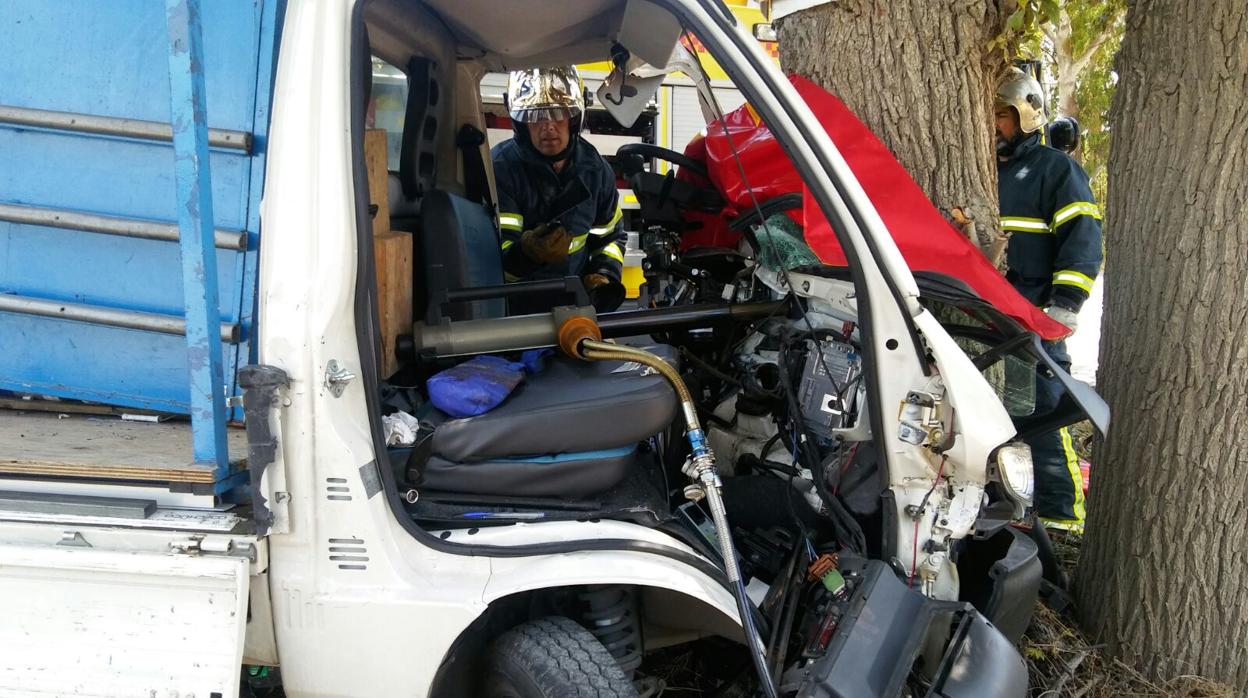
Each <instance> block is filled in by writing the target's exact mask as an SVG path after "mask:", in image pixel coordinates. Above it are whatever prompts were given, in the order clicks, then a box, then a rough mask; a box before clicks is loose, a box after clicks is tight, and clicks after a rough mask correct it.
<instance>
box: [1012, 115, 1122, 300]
mask: <svg viewBox="0 0 1248 698" xmlns="http://www.w3.org/2000/svg"><path fill="white" fill-rule="evenodd" d="M997 174H998V178H997V186H998V192H999V194H1000V196H1001V227H1002V229H1003V230H1004V231H1006V232H1007V233H1008V234H1009V235H1010V242H1009V247H1008V248H1007V249H1006V262H1007V264H1008V266H1009V270H1008V271H1007V272H1006V278H1007V279H1009V281H1010V283H1011V284H1013V285H1014V288H1016V289H1018V291H1019V293H1021V294H1023V295H1024V296H1025V297H1026V298H1027V300H1029V301H1031V302H1032V303H1035V304H1036V305H1038V306H1041V307H1044V306H1047V305H1050V304H1054V305H1060V306H1062V307H1065V308H1068V309H1070V310H1074V311H1078V310H1079V307H1080V306H1082V305H1083V302H1084V301H1085V300H1087V298H1088V294H1089V293H1091V292H1092V282H1093V281H1094V280H1095V279H1096V275H1097V274H1098V273H1099V272H1100V270H1101V261H1102V259H1103V252H1102V248H1101V209H1100V207H1098V206H1097V205H1096V201H1095V199H1094V198H1093V196H1092V190H1091V188H1090V187H1089V186H1088V175H1087V174H1086V173H1084V171H1083V168H1082V167H1080V166H1079V164H1078V163H1076V162H1075V161H1074V160H1072V159H1071V158H1070V156H1068V155H1066V154H1065V153H1063V152H1061V151H1059V150H1055V149H1053V148H1050V147H1048V146H1046V145H1043V144H1042V143H1041V142H1040V135H1039V134H1035V135H1033V136H1031V137H1029V138H1028V139H1026V140H1024V141H1023V142H1022V143H1020V144H1019V145H1018V147H1017V148H1015V150H1014V153H1013V155H1011V157H1010V159H1009V160H1007V161H1005V162H1000V161H998V163H997Z"/></svg>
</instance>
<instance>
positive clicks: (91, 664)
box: [0, 545, 248, 698]
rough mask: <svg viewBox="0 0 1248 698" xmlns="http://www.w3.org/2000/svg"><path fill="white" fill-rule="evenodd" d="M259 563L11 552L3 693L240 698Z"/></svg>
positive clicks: (0, 578)
mask: <svg viewBox="0 0 1248 698" xmlns="http://www.w3.org/2000/svg"><path fill="white" fill-rule="evenodd" d="M247 584H248V582H247V561H246V560H245V559H242V558H236V557H224V556H222V557H217V556H211V557H209V556H202V557H201V556H191V555H180V554H173V553H164V554H156V553H133V552H116V551H109V550H95V549H87V548H57V547H27V546H15V545H0V618H3V619H4V620H3V622H0V693H2V694H3V695H6V696H159V697H165V696H169V697H172V696H188V695H196V696H204V697H205V698H206V697H207V696H210V695H214V694H216V695H220V696H222V697H223V698H232V697H233V696H237V695H238V676H239V665H240V662H241V660H242V653H243V629H244V625H245V621H246V617H247Z"/></svg>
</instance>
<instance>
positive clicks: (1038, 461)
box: [1027, 342, 1084, 529]
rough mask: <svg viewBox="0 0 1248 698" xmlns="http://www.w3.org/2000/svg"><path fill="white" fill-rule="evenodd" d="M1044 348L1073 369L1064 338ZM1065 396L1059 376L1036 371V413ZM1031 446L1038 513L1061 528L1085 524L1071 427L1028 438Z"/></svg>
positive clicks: (1068, 367)
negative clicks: (1055, 376) (1054, 376)
mask: <svg viewBox="0 0 1248 698" xmlns="http://www.w3.org/2000/svg"><path fill="white" fill-rule="evenodd" d="M1044 349H1045V351H1047V352H1048V353H1049V356H1051V357H1053V360H1054V361H1056V362H1057V363H1058V364H1060V365H1061V366H1062V368H1064V369H1067V370H1069V369H1070V355H1069V354H1067V353H1066V343H1065V342H1045V343H1044ZM1061 396H1062V385H1061V383H1060V382H1059V381H1058V380H1057V379H1056V378H1049V377H1046V376H1044V375H1041V374H1040V373H1037V374H1036V410H1035V414H1036V415H1043V414H1045V413H1048V412H1051V411H1053V410H1054V409H1056V408H1057V403H1058V400H1059V399H1060V398H1061ZM1027 445H1028V446H1030V447H1031V458H1032V463H1033V464H1034V467H1035V476H1036V491H1035V507H1036V513H1037V514H1039V516H1040V518H1041V519H1043V520H1044V521H1045V523H1046V524H1049V525H1054V526H1057V527H1060V528H1067V529H1080V528H1082V527H1083V519H1084V506H1083V476H1082V474H1081V473H1080V471H1079V457H1078V456H1077V455H1076V454H1075V448H1074V443H1073V442H1072V441H1071V438H1070V431H1069V429H1067V428H1065V427H1063V428H1062V429H1058V430H1057V431H1051V432H1047V433H1044V434H1040V435H1038V436H1034V437H1032V438H1030V439H1027Z"/></svg>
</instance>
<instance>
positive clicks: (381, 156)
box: [364, 128, 390, 236]
mask: <svg viewBox="0 0 1248 698" xmlns="http://www.w3.org/2000/svg"><path fill="white" fill-rule="evenodd" d="M387 159H388V151H387V149H386V132H385V131H384V130H382V129H379V128H371V129H368V130H367V131H365V132H364V169H365V170H367V171H368V203H369V205H370V206H376V207H377V213H376V214H374V215H373V235H374V236H376V235H379V234H382V233H389V232H390V189H389V181H388V180H389V176H388V172H387V170H386V161H387Z"/></svg>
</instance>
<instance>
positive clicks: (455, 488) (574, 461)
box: [408, 446, 640, 498]
mask: <svg viewBox="0 0 1248 698" xmlns="http://www.w3.org/2000/svg"><path fill="white" fill-rule="evenodd" d="M637 462H638V453H637V448H636V447H635V446H632V447H625V448H618V449H612V450H609V451H591V452H588V453H569V454H563V455H558V456H539V457H534V458H499V459H494V460H487V461H480V462H476V463H454V462H451V461H448V460H446V459H445V458H439V457H438V456H433V457H431V458H430V459H429V460H428V461H426V462H425V464H424V466H423V467H422V468H421V469H420V473H419V475H420V476H421V479H420V487H421V488H422V489H431V490H441V491H444V492H463V493H469V494H493V495H507V496H512V497H564V498H576V497H588V496H590V495H594V494H598V493H599V492H604V491H606V490H608V489H610V488H611V487H613V486H615V484H616V483H618V482H619V481H620V480H623V479H624V477H625V476H626V475H628V473H629V469H630V468H633V467H640V466H638V465H637ZM416 475H417V473H408V478H409V479H414V478H415V476H416Z"/></svg>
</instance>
